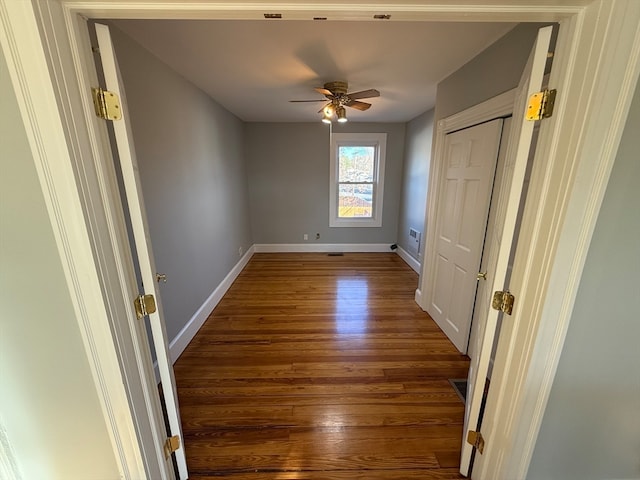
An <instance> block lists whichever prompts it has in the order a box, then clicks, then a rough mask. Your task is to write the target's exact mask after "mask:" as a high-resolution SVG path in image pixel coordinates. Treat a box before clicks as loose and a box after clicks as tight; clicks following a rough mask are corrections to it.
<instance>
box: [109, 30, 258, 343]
mask: <svg viewBox="0 0 640 480" xmlns="http://www.w3.org/2000/svg"><path fill="white" fill-rule="evenodd" d="M112 36H113V41H114V45H115V48H116V53H117V56H118V62H119V65H120V69H121V72H122V77H123V82H124V86H125V90H126V95H127V101H128V105H129V114H130V118H131V123H132V130H133V136H134V141H135V149H136V154H137V159H138V164H139V167H140V173H141V178H142V189H143V194H144V200H145V207H146V210H147V215H148V220H149V230H150V234H151V239H152V242H153V248H154V257H155V261H156V267H157V269H158V271H159V272H162V273H166V274H167V276H168V279H169V280H168V282H167V283H166V284H161V293H162V300H163V307H164V312H165V317H166V324H167V333H168V336H169V339H170V340H171V339H173V338H174V337H175V336H176V335H177V334H178V332H179V331H180V329H181V328H182V327H183V326H184V325H185V323H187V322H188V321H189V320H190V319H191V317H192V316H193V314H194V313H195V312H196V311H197V310H198V308H200V306H201V305H202V304H203V303H204V301H205V300H206V299H207V297H209V295H210V294H211V293H212V292H213V290H214V289H215V288H216V287H217V286H218V285H219V284H220V283H221V282H222V280H223V279H224V277H225V276H226V275H227V274H228V273H229V271H230V270H231V269H232V268H233V266H234V265H235V264H236V263H237V262H238V260H239V259H240V254H239V248H242V251H243V252H246V250H247V249H248V248H249V247H250V246H251V244H252V243H253V242H252V238H251V227H250V223H249V218H250V216H249V203H248V192H247V176H246V171H245V162H244V145H243V123H242V122H241V121H240V120H239V119H238V118H237V117H235V116H234V115H232V114H231V113H229V112H228V111H227V110H225V109H224V108H222V107H221V106H220V105H219V104H218V103H216V102H215V101H213V100H212V99H211V98H210V97H209V96H207V95H206V94H205V93H204V92H202V91H201V90H199V89H198V88H196V87H195V86H194V85H192V84H191V83H189V82H187V81H186V80H185V79H184V78H183V77H181V76H180V75H178V74H177V73H175V72H174V71H173V70H171V69H170V68H169V67H168V66H166V65H165V64H164V63H162V62H161V61H160V60H158V59H157V58H156V57H154V56H152V54H151V53H149V52H148V51H147V50H145V49H144V48H142V47H141V46H140V45H139V44H137V43H136V42H134V41H133V40H132V39H130V38H129V37H128V36H126V35H125V34H124V33H122V32H121V31H119V30H117V29H116V28H112Z"/></svg>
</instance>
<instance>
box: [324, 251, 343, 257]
mask: <svg viewBox="0 0 640 480" xmlns="http://www.w3.org/2000/svg"><path fill="white" fill-rule="evenodd" d="M327 255H328V256H329V257H342V256H343V255H344V253H342V252H329V253H327Z"/></svg>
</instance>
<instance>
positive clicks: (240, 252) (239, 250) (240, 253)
mask: <svg viewBox="0 0 640 480" xmlns="http://www.w3.org/2000/svg"><path fill="white" fill-rule="evenodd" d="M238 255H240V256H242V247H238Z"/></svg>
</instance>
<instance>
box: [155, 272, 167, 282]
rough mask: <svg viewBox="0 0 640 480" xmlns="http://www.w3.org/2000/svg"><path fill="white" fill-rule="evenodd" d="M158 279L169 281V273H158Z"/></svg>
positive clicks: (159, 280)
mask: <svg viewBox="0 0 640 480" xmlns="http://www.w3.org/2000/svg"><path fill="white" fill-rule="evenodd" d="M156 280H157V281H158V283H160V282H162V283H167V274H166V273H156Z"/></svg>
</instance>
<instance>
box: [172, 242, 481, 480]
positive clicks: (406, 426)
mask: <svg viewBox="0 0 640 480" xmlns="http://www.w3.org/2000/svg"><path fill="white" fill-rule="evenodd" d="M417 281H418V277H417V275H416V274H415V273H414V272H413V271H412V270H411V269H410V268H409V267H408V266H407V265H406V264H405V263H404V262H403V261H402V260H401V259H400V257H398V256H397V255H395V254H391V253H389V254H386V253H382V254H381V253H375V254H354V253H351V254H345V255H344V256H328V255H327V254H256V255H254V257H253V258H252V259H251V261H250V263H249V264H248V265H247V267H246V268H245V270H244V271H243V272H242V273H241V275H240V276H239V277H238V279H237V280H236V282H235V283H234V284H233V286H232V287H231V288H230V289H229V291H228V292H227V294H226V295H225V296H224V298H223V299H222V301H221V302H220V304H219V305H218V307H217V308H216V309H215V310H214V312H213V313H212V314H211V316H210V317H209V319H208V320H207V322H206V323H205V325H204V326H203V327H202V329H201V330H200V332H198V334H197V335H196V337H195V338H194V340H193V341H192V342H191V344H190V345H189V347H188V348H187V349H186V350H185V352H184V353H183V354H182V356H181V357H180V359H179V360H178V362H177V363H176V365H175V374H176V381H177V384H178V394H179V400H180V408H181V416H182V423H183V429H184V432H183V433H184V443H185V449H186V454H187V462H188V466H189V471H190V473H191V476H190V477H189V478H190V479H194V480H195V479H200V480H204V479H207V480H213V479H219V478H228V479H232V480H294V479H295V480H302V479H305V480H333V479H335V480H405V479H406V480H412V479H415V480H417V479H420V480H433V479H438V480H442V479H458V478H464V477H462V476H460V475H459V474H458V461H459V456H460V442H461V437H462V421H463V416H464V405H463V403H462V402H461V400H460V399H459V398H458V396H457V395H456V393H455V391H454V390H453V388H452V387H451V385H450V384H449V382H448V379H449V378H465V377H466V375H467V370H468V367H469V363H468V358H467V357H465V356H463V355H460V354H459V353H458V351H457V350H456V349H455V347H454V346H453V345H452V344H451V343H450V342H449V341H448V340H447V338H446V337H445V336H444V334H443V333H442V332H441V331H440V330H439V329H438V327H437V326H436V325H435V323H434V322H433V320H431V318H430V317H429V316H428V315H427V314H426V313H424V312H423V311H422V310H420V308H419V307H418V306H417V305H416V304H415V302H414V300H413V297H414V292H415V289H416V286H417Z"/></svg>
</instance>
